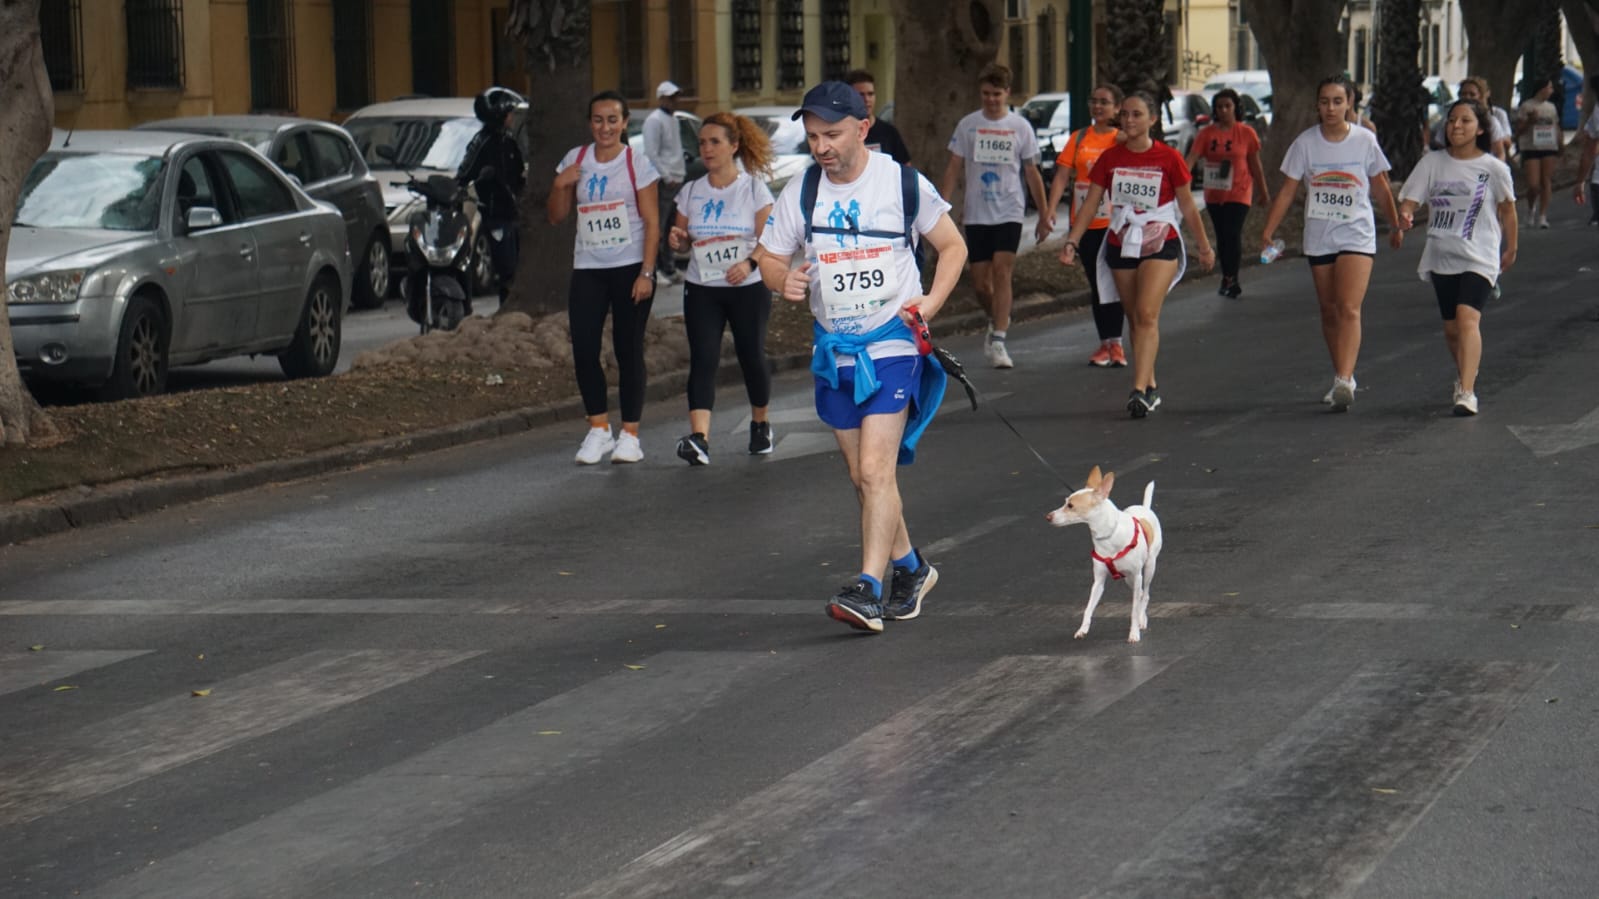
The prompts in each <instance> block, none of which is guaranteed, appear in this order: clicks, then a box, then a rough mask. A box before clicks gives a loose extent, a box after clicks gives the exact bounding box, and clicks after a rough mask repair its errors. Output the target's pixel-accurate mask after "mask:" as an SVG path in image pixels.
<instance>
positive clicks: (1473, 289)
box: [1428, 272, 1494, 322]
mask: <svg viewBox="0 0 1599 899" xmlns="http://www.w3.org/2000/svg"><path fill="white" fill-rule="evenodd" d="M1428 274H1429V275H1430V276H1431V277H1432V289H1433V292H1434V293H1436V294H1438V313H1439V314H1440V315H1442V316H1443V317H1444V321H1446V322H1452V321H1454V320H1455V308H1456V307H1457V306H1470V307H1471V308H1473V309H1475V310H1477V311H1478V312H1481V311H1482V307H1483V306H1484V305H1486V304H1487V302H1488V298H1489V297H1491V296H1493V292H1494V286H1493V283H1492V282H1490V281H1489V280H1488V279H1487V278H1484V277H1483V276H1482V275H1479V274H1477V273H1476V272H1461V273H1460V274H1458V275H1440V274H1438V273H1437V272H1429V273H1428Z"/></svg>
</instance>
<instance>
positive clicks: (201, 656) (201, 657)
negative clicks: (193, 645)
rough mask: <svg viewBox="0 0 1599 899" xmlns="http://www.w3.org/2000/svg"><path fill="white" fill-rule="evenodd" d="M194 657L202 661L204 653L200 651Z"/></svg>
mask: <svg viewBox="0 0 1599 899" xmlns="http://www.w3.org/2000/svg"><path fill="white" fill-rule="evenodd" d="M195 658H197V659H199V660H200V661H202V662H203V661H205V653H203V652H202V653H200V654H199V655H197V656H195Z"/></svg>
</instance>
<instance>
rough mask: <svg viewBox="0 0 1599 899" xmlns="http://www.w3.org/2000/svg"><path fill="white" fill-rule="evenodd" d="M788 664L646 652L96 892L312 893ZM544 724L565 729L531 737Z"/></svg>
mask: <svg viewBox="0 0 1599 899" xmlns="http://www.w3.org/2000/svg"><path fill="white" fill-rule="evenodd" d="M792 670H793V669H792V668H790V667H789V666H788V664H787V663H786V661H779V660H777V659H775V658H773V657H772V656H769V655H767V654H765V653H748V652H738V653H735V652H671V653H662V654H660V655H656V656H651V657H649V658H646V659H644V660H642V662H641V667H640V669H639V670H637V671H632V670H628V671H618V672H617V673H615V674H612V675H609V676H606V677H602V678H600V679H598V680H595V681H592V682H590V683H588V684H585V685H583V686H581V687H578V688H577V689H575V690H570V691H568V692H566V693H562V694H560V695H558V696H554V697H551V698H550V699H547V700H545V701H543V702H540V703H538V704H537V705H533V706H530V707H528V708H526V709H523V710H522V711H520V712H516V713H515V714H512V715H509V716H507V717H504V718H501V719H499V720H498V721H495V722H494V723H493V724H490V725H488V726H486V727H483V728H480V729H478V730H476V731H473V732H471V733H468V734H464V735H462V736H459V737H456V738H454V739H452V740H448V741H446V742H444V743H441V744H439V745H438V746H435V747H434V748H432V749H430V750H428V751H426V752H423V753H421V754H420V755H417V756H415V757H413V758H410V759H407V760H405V761H403V762H398V763H396V764H393V765H390V766H388V767H386V768H383V769H381V770H379V771H376V772H373V773H372V774H368V775H366V776H364V777H361V778H358V779H357V780H354V781H352V782H350V783H348V784H345V785H344V786H341V787H338V788H336V789H333V790H329V791H327V792H326V793H322V794H320V795H317V796H315V797H313V798H310V799H307V800H305V801H303V802H300V803H297V804H295V805H292V806H289V807H288V808H285V809H283V810H281V811H279V812H276V813H274V814H272V815H268V816H267V817H265V818H263V819H261V820H259V821H256V822H254V823H251V824H247V825H245V826H243V827H240V828H238V829H236V830H232V831H229V832H228V833H225V834H222V835H220V836H217V837H215V838H213V839H210V840H207V841H206V842H204V843H201V844H199V845H197V846H195V847H193V848H191V849H188V850H185V851H183V852H180V853H178V854H176V855H174V856H172V857H170V858H165V859H162V860H161V862H160V864H159V865H156V866H154V867H151V868H149V869H146V870H144V871H140V872H138V873H136V874H133V875H129V876H127V877H123V878H120V879H118V880H114V881H111V882H109V883H106V884H104V885H102V886H101V887H100V888H99V889H98V890H97V891H96V892H95V893H94V894H93V895H98V896H110V897H117V899H134V897H174V899H176V897H185V896H194V897H210V896H314V895H319V894H321V892H322V890H323V889H325V887H326V885H327V884H328V883H334V882H337V881H338V880H339V879H341V878H347V877H351V876H356V875H359V873H360V872H362V871H365V870H367V869H370V868H372V867H374V866H376V865H379V864H382V863H383V862H386V861H388V860H390V859H393V858H395V857H398V856H400V855H402V854H404V853H405V852H406V851H407V850H409V849H411V848H413V847H416V846H419V845H422V844H423V843H425V842H427V840H429V839H431V838H432V837H433V836H435V835H436V834H438V833H440V832H441V831H444V830H446V829H447V828H450V827H453V826H455V825H457V824H460V823H461V822H462V821H465V820H468V819H470V818H471V817H472V816H473V815H474V814H476V813H479V812H482V811H483V810H485V809H488V808H492V807H494V806H495V805H496V804H506V803H517V802H524V801H527V799H528V797H529V796H530V795H532V794H533V793H534V791H536V790H537V789H538V788H539V786H540V785H541V784H547V783H553V782H556V781H559V780H561V779H562V778H565V777H568V776H571V775H572V774H573V773H574V772H576V771H579V770H581V769H582V768H584V767H585V766H587V765H589V764H592V763H593V762H594V761H595V760H596V759H598V758H601V757H604V756H606V755H608V754H611V753H615V752H616V751H617V750H618V749H620V748H622V747H624V746H626V745H628V744H630V743H634V742H637V741H639V740H642V739H645V738H647V737H650V736H653V735H655V734H657V733H659V732H661V731H663V730H665V729H667V728H675V727H682V726H685V725H687V724H688V723H689V722H690V721H691V720H692V719H693V717H694V716H695V715H696V714H697V713H699V712H701V711H704V710H706V709H708V708H711V707H712V706H714V705H716V704H717V703H719V702H722V701H724V700H725V699H726V697H727V695H728V694H730V693H732V692H734V691H735V690H736V689H739V690H741V689H746V688H749V687H751V686H752V682H753V681H755V680H756V679H757V678H758V677H759V676H760V675H762V674H769V675H776V674H778V673H780V672H784V671H789V672H792ZM552 731H559V732H560V733H559V735H549V736H547V737H544V738H541V737H539V736H538V734H540V732H545V733H546V734H549V732H552ZM291 859H292V863H286V860H291Z"/></svg>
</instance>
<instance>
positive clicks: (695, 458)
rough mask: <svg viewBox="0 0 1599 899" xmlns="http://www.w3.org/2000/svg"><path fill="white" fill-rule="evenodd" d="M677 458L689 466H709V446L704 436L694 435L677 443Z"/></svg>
mask: <svg viewBox="0 0 1599 899" xmlns="http://www.w3.org/2000/svg"><path fill="white" fill-rule="evenodd" d="M677 457H678V458H679V459H682V460H683V461H684V462H687V463H688V464H690V465H709V464H711V444H710V442H709V441H707V440H706V439H705V435H704V434H699V433H694V434H690V435H688V436H687V437H682V438H679V439H678V441H677Z"/></svg>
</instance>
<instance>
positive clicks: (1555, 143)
mask: <svg viewBox="0 0 1599 899" xmlns="http://www.w3.org/2000/svg"><path fill="white" fill-rule="evenodd" d="M1554 91H1555V85H1554V82H1553V81H1550V80H1549V79H1548V78H1543V79H1536V78H1529V79H1527V80H1526V81H1525V82H1524V83H1523V86H1522V89H1521V95H1522V96H1523V97H1527V100H1526V102H1524V103H1522V104H1521V108H1519V109H1517V110H1516V137H1517V138H1518V139H1519V140H1520V141H1521V144H1520V146H1521V171H1522V173H1523V174H1524V175H1526V176H1527V205H1528V215H1527V221H1529V222H1533V221H1536V222H1537V224H1538V227H1540V228H1548V227H1549V198H1550V196H1551V195H1552V194H1553V192H1554V178H1555V166H1556V165H1558V164H1559V162H1560V148H1561V147H1562V146H1563V145H1564V144H1565V139H1564V136H1563V135H1562V134H1561V132H1560V112H1559V110H1557V109H1555V104H1553V103H1551V102H1549V97H1550V96H1551V95H1552V94H1553V93H1554ZM1529 94H1530V95H1531V96H1528V95H1529Z"/></svg>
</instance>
